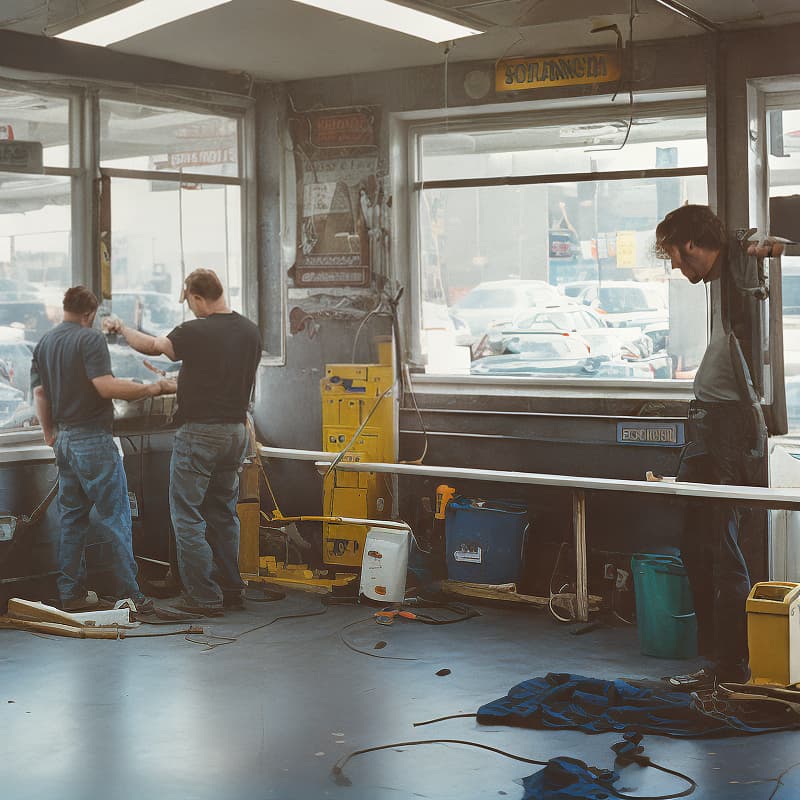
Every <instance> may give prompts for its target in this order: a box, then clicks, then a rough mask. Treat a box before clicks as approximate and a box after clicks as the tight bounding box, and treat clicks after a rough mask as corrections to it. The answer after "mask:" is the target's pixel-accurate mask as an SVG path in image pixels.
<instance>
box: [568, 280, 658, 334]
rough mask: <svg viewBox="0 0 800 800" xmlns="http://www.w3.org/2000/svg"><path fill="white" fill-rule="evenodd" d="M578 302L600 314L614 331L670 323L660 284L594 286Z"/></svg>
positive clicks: (636, 283)
mask: <svg viewBox="0 0 800 800" xmlns="http://www.w3.org/2000/svg"><path fill="white" fill-rule="evenodd" d="M577 299H578V302H580V303H583V304H584V305H586V306H589V307H590V308H593V309H594V310H595V311H597V312H598V313H599V314H602V315H603V318H604V319H605V320H606V321H607V322H608V324H609V325H611V326H612V327H614V328H630V327H644V326H645V325H651V324H654V323H657V322H663V321H665V320H668V319H669V307H668V303H667V293H666V290H665V286H664V285H663V284H660V283H646V282H644V281H607V282H604V283H595V284H593V285H591V286H587V287H586V288H585V289H584V290H583V291H582V292H581V293H580V294H579V295H578V298H577Z"/></svg>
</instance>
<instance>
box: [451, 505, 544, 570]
mask: <svg viewBox="0 0 800 800" xmlns="http://www.w3.org/2000/svg"><path fill="white" fill-rule="evenodd" d="M527 535H528V508H527V506H526V505H524V504H523V503H515V502H512V501H508V500H475V499H472V498H469V497H455V498H454V499H453V500H451V501H450V503H449V504H448V506H447V512H446V515H445V542H446V546H447V577H448V578H450V580H454V581H468V582H471V583H490V584H497V583H517V582H519V579H520V577H521V575H522V565H523V561H524V557H525V544H526V541H527Z"/></svg>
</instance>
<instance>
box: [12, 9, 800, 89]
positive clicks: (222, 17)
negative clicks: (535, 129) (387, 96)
mask: <svg viewBox="0 0 800 800" xmlns="http://www.w3.org/2000/svg"><path fill="white" fill-rule="evenodd" d="M164 1H165V2H167V1H168V0H164ZM427 2H428V3H429V4H433V5H437V6H439V7H441V8H443V9H447V10H449V11H450V12H451V13H453V14H456V15H458V14H471V15H472V16H474V17H479V18H481V19H483V20H485V22H486V26H487V28H488V30H487V31H486V33H483V34H481V35H479V36H473V37H470V38H467V39H461V40H458V41H457V42H456V44H455V47H454V48H453V50H452V52H451V53H450V55H449V58H450V60H451V61H469V60H495V59H498V58H501V57H503V56H513V55H519V56H527V55H544V54H547V53H552V52H562V51H565V50H568V49H572V48H582V47H592V46H598V47H608V46H610V45H613V44H614V43H615V41H616V40H615V35H614V34H613V33H612V32H606V33H600V34H591V33H590V32H589V31H590V29H591V28H592V27H593V26H598V25H605V24H612V23H613V24H617V25H618V26H619V28H620V30H621V31H622V33H623V35H624V36H625V38H626V39H627V35H628V19H629V8H630V0H427ZM682 2H683V4H684V5H686V6H688V7H690V8H692V9H693V10H694V11H696V12H697V13H699V14H701V15H702V16H704V17H706V18H707V19H710V20H712V21H714V22H716V23H718V24H720V25H721V27H722V29H723V30H727V29H736V28H749V27H754V28H759V27H763V26H765V25H784V24H789V23H792V22H800V3H798V0H682ZM108 3H109V0H49V2H47V3H43V2H42V0H0V28H8V29H9V30H16V31H21V32H25V33H35V34H43V32H44V30H45V28H46V27H47V26H48V25H53V24H57V23H59V22H60V21H63V20H64V19H66V18H68V17H71V16H72V15H74V14H75V13H76V9H78V10H86V9H94V8H98V7H102V6H104V5H107V4H108ZM409 4H411V2H409ZM634 6H635V7H636V6H638V13H637V15H636V18H635V23H634V38H635V39H638V40H649V39H664V38H672V37H679V36H692V35H698V34H702V33H703V29H702V28H701V27H699V26H698V25H696V24H694V23H692V22H689V21H688V20H686V19H684V18H683V17H680V16H678V15H677V14H676V13H674V12H672V11H670V10H668V9H667V8H665V7H663V6H661V5H660V4H659V3H658V2H657V0H634ZM110 49H112V50H117V51H120V52H123V53H131V54H135V55H143V56H152V57H155V58H163V59H169V60H171V61H177V62H181V63H184V64H192V65H195V66H201V67H209V68H214V69H221V70H240V71H244V72H247V73H250V74H251V75H253V76H254V77H255V78H257V79H260V80H273V81H286V80H299V79H304V78H315V77H322V76H327V75H341V74H348V73H358V72H373V71H376V70H384V69H394V68H399V67H414V66H422V65H428V64H436V63H440V62H441V61H442V60H443V59H444V49H445V47H444V45H437V44H431V43H428V42H425V41H423V40H421V39H414V38H412V37H409V36H404V35H403V34H399V33H394V32H392V31H388V30H385V29H382V28H376V27H374V26H372V25H368V24H366V23H361V22H357V21H355V20H352V19H349V18H347V17H341V16H338V15H336V14H331V13H329V12H325V11H321V10H319V9H315V8H311V7H309V6H305V5H301V4H299V3H295V2H293V1H292V0H231V2H229V3H227V4H225V5H223V6H219V7H217V8H214V9H211V10H209V11H206V12H203V13H201V14H196V15H194V16H192V17H189V18H187V19H183V20H179V21H177V22H173V23H171V24H169V25H165V26H163V27H161V28H158V29H156V30H152V31H148V32H147V33H143V34H141V35H139V36H135V37H133V38H131V39H128V40H126V41H124V42H120V43H119V44H116V45H113V46H112V47H111V48H110Z"/></svg>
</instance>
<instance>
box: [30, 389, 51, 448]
mask: <svg viewBox="0 0 800 800" xmlns="http://www.w3.org/2000/svg"><path fill="white" fill-rule="evenodd" d="M33 405H34V408H35V409H36V416H37V417H38V419H39V424H40V425H41V426H42V436H44V441H45V444H48V445H50V447H52V446H53V444H54V443H55V441H56V431H55V425H54V424H53V411H52V409H51V408H50V398H49V397H48V396H47V395H46V394H45V393H44V388H43V387H42V386H36V387H35V388H34V390H33Z"/></svg>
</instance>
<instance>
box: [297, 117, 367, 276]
mask: <svg viewBox="0 0 800 800" xmlns="http://www.w3.org/2000/svg"><path fill="white" fill-rule="evenodd" d="M378 120H379V109H378V108H377V107H375V106H354V107H352V108H343V109H335V110H330V109H329V110H320V111H308V112H303V113H293V114H292V115H291V117H290V125H291V132H292V141H293V146H294V158H295V172H296V175H297V261H296V262H295V265H294V267H293V268H292V270H291V271H290V274H291V275H292V276H293V278H294V283H295V286H301V287H318V286H369V285H370V281H371V277H372V275H371V269H372V266H373V265H372V260H373V259H372V257H371V249H372V248H371V237H370V228H371V218H372V208H373V206H374V205H375V204H376V203H378V202H379V198H378V196H377V195H378V182H377V180H376V177H375V176H376V172H377V168H378V130H377V126H378Z"/></svg>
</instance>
